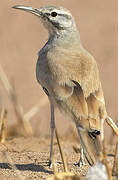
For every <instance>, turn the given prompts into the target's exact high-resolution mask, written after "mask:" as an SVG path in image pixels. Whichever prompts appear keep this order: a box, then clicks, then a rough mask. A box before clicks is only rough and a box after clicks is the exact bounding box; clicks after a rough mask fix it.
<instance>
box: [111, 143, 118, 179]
mask: <svg viewBox="0 0 118 180" xmlns="http://www.w3.org/2000/svg"><path fill="white" fill-rule="evenodd" d="M112 174H113V175H116V176H118V143H117V144H116V149H115V157H114V163H113V170H112Z"/></svg>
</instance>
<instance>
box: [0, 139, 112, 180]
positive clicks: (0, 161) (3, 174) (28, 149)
mask: <svg viewBox="0 0 118 180" xmlns="http://www.w3.org/2000/svg"><path fill="white" fill-rule="evenodd" d="M65 142H66V143H65ZM61 145H62V149H63V152H64V154H65V157H66V159H67V167H68V170H69V171H70V172H74V173H76V174H78V175H79V176H80V177H81V180H84V179H85V175H86V172H87V169H88V167H89V166H88V165H87V164H86V165H85V166H82V167H81V168H79V167H78V166H75V165H74V163H76V162H77V161H78V160H79V157H80V155H79V153H75V151H74V150H73V145H75V144H73V143H70V142H69V141H68V140H66V141H63V140H61ZM75 147H79V146H77V144H76V146H75ZM113 149H114V147H113V146H111V147H109V148H108V149H107V152H108V153H110V154H113V153H114V150H113ZM2 152H6V155H5V156H4V153H2ZM0 157H1V158H0V180H6V179H10V180H17V179H18V180H19V179H20V177H21V179H22V180H24V179H25V180H26V179H31V180H33V179H37V180H38V179H41V180H43V179H46V178H47V177H49V176H52V175H53V168H49V167H48V158H49V140H48V139H47V140H45V139H39V138H36V137H29V138H23V137H22V138H13V139H9V140H7V142H6V143H5V144H4V145H2V146H1V153H0ZM108 159H109V162H110V165H111V167H112V164H113V157H112V158H111V157H110V158H108ZM54 160H55V163H56V168H57V170H58V172H63V171H64V170H63V166H62V160H61V158H60V153H59V149H58V145H57V143H56V141H55V143H54ZM9 163H12V164H15V166H16V168H17V170H16V169H15V170H14V169H13V168H11V166H10V164H9Z"/></svg>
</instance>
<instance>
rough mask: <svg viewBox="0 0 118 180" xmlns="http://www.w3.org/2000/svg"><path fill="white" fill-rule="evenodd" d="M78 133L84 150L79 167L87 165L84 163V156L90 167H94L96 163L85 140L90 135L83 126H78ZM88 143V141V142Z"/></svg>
mask: <svg viewBox="0 0 118 180" xmlns="http://www.w3.org/2000/svg"><path fill="white" fill-rule="evenodd" d="M77 131H78V135H79V138H80V144H81V147H82V149H83V150H81V151H82V153H81V156H80V160H79V162H78V166H81V165H83V164H85V163H84V162H83V159H84V158H83V154H84V156H85V158H86V160H87V162H88V163H89V165H92V164H93V163H94V162H93V159H92V157H91V155H90V153H89V151H88V146H86V143H85V139H86V136H87V134H88V132H87V130H86V129H85V128H83V127H82V126H81V125H77ZM86 142H87V141H86Z"/></svg>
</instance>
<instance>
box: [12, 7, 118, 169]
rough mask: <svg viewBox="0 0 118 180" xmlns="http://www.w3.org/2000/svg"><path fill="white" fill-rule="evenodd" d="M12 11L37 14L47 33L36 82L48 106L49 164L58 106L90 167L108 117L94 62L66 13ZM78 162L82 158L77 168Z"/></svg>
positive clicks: (57, 10) (56, 10)
mask: <svg viewBox="0 0 118 180" xmlns="http://www.w3.org/2000/svg"><path fill="white" fill-rule="evenodd" d="M13 8H15V9H19V10H23V11H26V12H29V13H32V14H34V15H36V16H37V17H38V18H39V19H40V20H41V22H42V23H43V25H44V27H45V28H46V29H47V30H48V33H49V37H48V41H47V42H46V44H45V45H44V47H43V48H42V49H41V50H40V51H39V53H38V60H37V64H36V78H37V81H38V83H39V84H40V85H41V87H42V88H43V90H44V92H45V93H46V94H47V96H48V98H49V103H50V111H51V117H50V128H51V143H50V158H49V164H51V162H52V154H53V139H54V133H55V108H56V107H57V108H59V110H60V112H63V114H64V115H66V116H67V117H69V118H71V119H72V121H73V122H74V123H75V126H76V128H77V132H78V137H79V139H80V144H81V148H82V150H83V153H84V157H85V159H86V160H87V162H88V163H89V165H91V166H92V165H93V164H95V163H96V161H97V158H98V156H99V154H100V152H101V148H102V147H101V141H102V140H103V139H104V135H103V124H104V121H105V120H106V119H107V118H108V115H107V111H106V106H105V100H104V95H103V90H102V85H101V81H100V77H99V70H98V66H97V63H96V61H95V59H94V57H93V56H92V55H91V54H90V53H89V52H88V51H87V50H86V49H85V48H84V46H83V44H82V42H81V39H80V34H79V31H78V29H77V26H76V23H75V20H74V17H73V16H72V14H71V12H70V11H69V10H67V9H65V8H63V7H60V6H53V5H48V6H44V7H40V8H32V7H30V6H23V5H16V6H14V7H13ZM65 126H66V124H65ZM116 128H117V127H116ZM80 163H82V162H81V159H80V161H79V162H78V165H80Z"/></svg>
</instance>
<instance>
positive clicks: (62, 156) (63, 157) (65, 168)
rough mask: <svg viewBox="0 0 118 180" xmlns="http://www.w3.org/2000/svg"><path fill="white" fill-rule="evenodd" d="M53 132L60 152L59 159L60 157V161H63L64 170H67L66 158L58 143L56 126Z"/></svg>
mask: <svg viewBox="0 0 118 180" xmlns="http://www.w3.org/2000/svg"><path fill="white" fill-rule="evenodd" d="M55 134H56V139H57V143H58V146H59V151H60V154H61V159H62V163H63V167H64V172H68V168H67V162H66V159H65V156H64V153H63V150H62V147H61V144H60V140H59V136H58V132H57V129H56V128H55Z"/></svg>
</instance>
